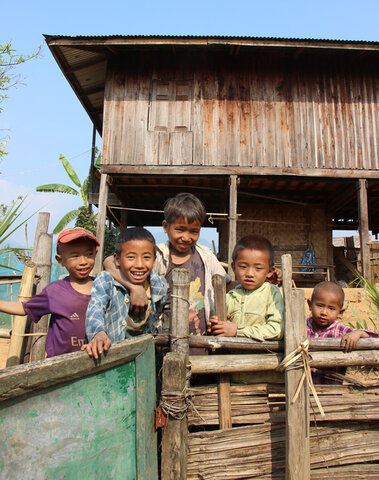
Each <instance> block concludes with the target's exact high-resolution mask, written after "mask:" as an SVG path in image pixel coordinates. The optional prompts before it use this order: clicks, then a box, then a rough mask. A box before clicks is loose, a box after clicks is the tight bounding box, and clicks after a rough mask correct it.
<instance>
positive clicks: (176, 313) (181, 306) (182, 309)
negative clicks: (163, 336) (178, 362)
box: [171, 268, 190, 357]
mask: <svg viewBox="0 0 379 480" xmlns="http://www.w3.org/2000/svg"><path fill="white" fill-rule="evenodd" d="M189 280H190V277H189V271H188V270H186V269H184V268H175V269H174V270H173V271H172V300H171V351H172V352H175V353H182V354H184V355H186V356H187V357H188V352H189V340H188V333H189V324H188V317H189V286H190V282H189Z"/></svg>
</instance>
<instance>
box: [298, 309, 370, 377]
mask: <svg viewBox="0 0 379 480" xmlns="http://www.w3.org/2000/svg"><path fill="white" fill-rule="evenodd" d="M354 330H355V328H352V327H348V326H346V325H343V324H342V323H340V322H339V321H338V320H336V321H335V322H333V323H332V324H331V325H329V327H326V328H324V330H318V331H316V330H315V329H314V326H313V318H312V317H309V318H308V319H307V335H308V337H310V338H340V337H342V336H343V335H345V334H346V333H350V332H352V331H354ZM364 332H366V333H368V334H369V335H370V337H378V334H377V333H375V332H374V331H373V330H364ZM311 371H312V379H313V382H314V383H315V384H324V385H325V384H334V385H340V384H341V383H342V380H340V379H338V378H336V377H334V376H333V373H339V374H341V375H345V373H346V367H334V368H329V369H328V370H327V371H323V369H317V368H312V369H311ZM330 374H331V375H330Z"/></svg>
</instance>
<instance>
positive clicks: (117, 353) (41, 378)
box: [0, 335, 152, 402]
mask: <svg viewBox="0 0 379 480" xmlns="http://www.w3.org/2000/svg"><path fill="white" fill-rule="evenodd" d="M151 339H152V336H151V335H141V336H139V337H138V338H136V339H131V340H124V341H122V342H117V343H115V344H113V345H112V347H111V348H110V349H109V350H108V352H107V355H103V356H102V357H101V359H100V361H98V362H95V361H94V360H93V358H91V357H89V356H88V353H87V352H73V353H66V354H64V355H58V356H56V357H51V358H47V359H46V360H44V361H43V362H35V363H29V364H26V365H18V366H16V367H13V368H9V369H8V368H6V369H4V370H0V402H1V401H4V400H8V399H10V398H15V397H18V396H20V395H24V394H30V393H31V392H33V391H34V390H39V389H40V388H41V387H43V388H48V387H51V386H53V385H57V384H59V383H63V382H67V381H72V380H75V379H76V378H81V377H84V376H86V375H92V374H95V373H98V372H102V371H103V370H107V369H109V368H112V367H117V366H118V365H123V364H124V363H127V362H128V361H130V360H133V359H134V358H136V357H137V355H140V354H141V353H142V352H143V351H145V350H146V348H147V347H148V346H149V345H150V343H151ZM52 372H54V373H53V374H52Z"/></svg>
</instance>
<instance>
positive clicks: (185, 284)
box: [161, 268, 190, 480]
mask: <svg viewBox="0 0 379 480" xmlns="http://www.w3.org/2000/svg"><path fill="white" fill-rule="evenodd" d="M189 280H190V276H189V271H188V270H186V269H180V268H177V269H174V270H173V272H172V284H173V288H172V302H171V352H169V353H167V354H166V356H165V357H164V360H163V369H162V392H161V404H162V403H165V405H166V406H168V407H167V408H168V415H167V423H166V426H165V427H164V428H163V430H162V457H161V478H162V480H185V479H186V478H187V443H188V438H187V437H188V420H187V412H186V401H187V400H186V395H185V393H186V389H187V386H188V380H187V377H189V375H187V374H188V353H189V338H188V335H189V323H188V315H189V285H190V281H189ZM170 404H172V405H173V406H175V410H176V413H175V412H174V411H173V412H170ZM178 409H179V410H180V411H178Z"/></svg>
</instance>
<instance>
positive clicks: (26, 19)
mask: <svg viewBox="0 0 379 480" xmlns="http://www.w3.org/2000/svg"><path fill="white" fill-rule="evenodd" d="M2 15H3V17H2V18H3V21H2V26H1V34H0V43H2V44H4V43H7V42H9V41H11V42H12V45H13V46H14V48H16V49H17V52H18V53H23V54H28V53H32V52H33V51H35V49H36V48H37V46H38V45H42V46H43V47H42V53H41V56H40V58H39V59H38V60H36V61H31V62H29V63H27V64H25V65H23V66H21V67H20V68H18V70H17V72H18V73H19V74H20V75H21V76H22V77H23V80H22V83H23V84H22V85H19V86H18V87H17V88H16V89H13V90H11V91H9V92H8V95H9V98H8V100H6V101H5V102H4V103H3V105H2V106H3V108H4V111H3V113H2V114H1V115H0V129H1V130H2V131H1V137H4V136H7V137H8V138H7V140H8V151H9V154H8V155H7V156H6V157H5V158H4V160H3V162H2V163H1V164H0V171H1V172H2V174H1V175H0V203H10V201H11V200H12V199H14V198H16V197H17V195H19V194H20V195H26V194H28V202H29V205H28V208H27V211H28V212H29V213H31V212H32V211H33V210H37V209H42V210H43V211H50V212H51V221H50V226H51V230H52V229H53V227H54V226H55V225H56V223H57V222H58V221H59V219H60V218H61V216H62V215H63V214H64V213H65V212H66V211H67V210H69V209H72V208H76V207H78V206H80V200H79V198H76V197H72V198H71V197H68V196H64V195H60V194H55V195H54V194H37V193H35V187H36V186H38V185H41V184H45V183H67V177H66V173H65V171H64V170H63V167H62V165H61V163H60V162H59V154H60V153H63V154H64V155H65V156H66V157H67V158H68V159H69V161H70V162H71V163H72V165H73V166H74V168H75V170H76V171H77V173H78V174H79V177H80V178H81V179H84V178H85V176H86V175H87V172H88V167H89V162H90V149H91V139H92V124H91V122H90V120H89V117H88V116H87V114H86V112H85V111H84V109H83V108H82V106H81V104H80V103H79V101H78V100H77V98H76V96H75V95H74V93H73V92H72V90H71V88H70V86H69V85H68V83H67V81H66V80H65V78H64V77H63V74H62V73H61V71H60V69H59V67H58V66H57V64H56V62H55V60H54V59H53V57H52V55H51V53H50V51H49V50H48V48H47V46H46V45H45V44H44V40H43V36H42V35H43V34H49V35H117V34H119V35H154V34H159V35H165V34H167V35H238V36H240V35H241V36H242V35H247V36H263V37H286V38H322V39H336V40H338V39H342V40H367V41H379V28H378V18H379V1H377V0H361V1H359V2H358V1H352V0H328V1H325V0H318V1H312V0H308V1H306V0H302V1H299V0H282V1H281V0H264V1H263V0H259V1H258V0H250V1H249V0H234V1H223V0H218V1H215V0H208V1H207V0H202V1H199V0H192V1H191V2H183V1H178V0H177V1H172V0H160V1H157V0H145V1H143V2H136V1H135V0H133V1H130V0H124V1H121V0H108V1H107V2H104V1H101V2H100V1H98V0H91V1H89V0H79V1H75V2H74V1H72V0H65V1H63V2H53V1H41V0H37V1H32V2H31V1H30V0H18V1H17V2H7V5H6V7H3V9H2ZM100 144H101V140H100V139H98V146H99V147H100ZM157 207H158V206H157ZM34 230H35V221H34V220H31V221H29V222H28V232H29V246H30V244H32V243H33V238H34ZM207 238H208V239H210V238H211V236H210V235H209V234H208V235H207ZM11 243H13V244H19V245H23V246H25V235H24V233H23V232H21V231H20V232H19V233H18V234H15V235H14V237H13V239H12V241H11Z"/></svg>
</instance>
